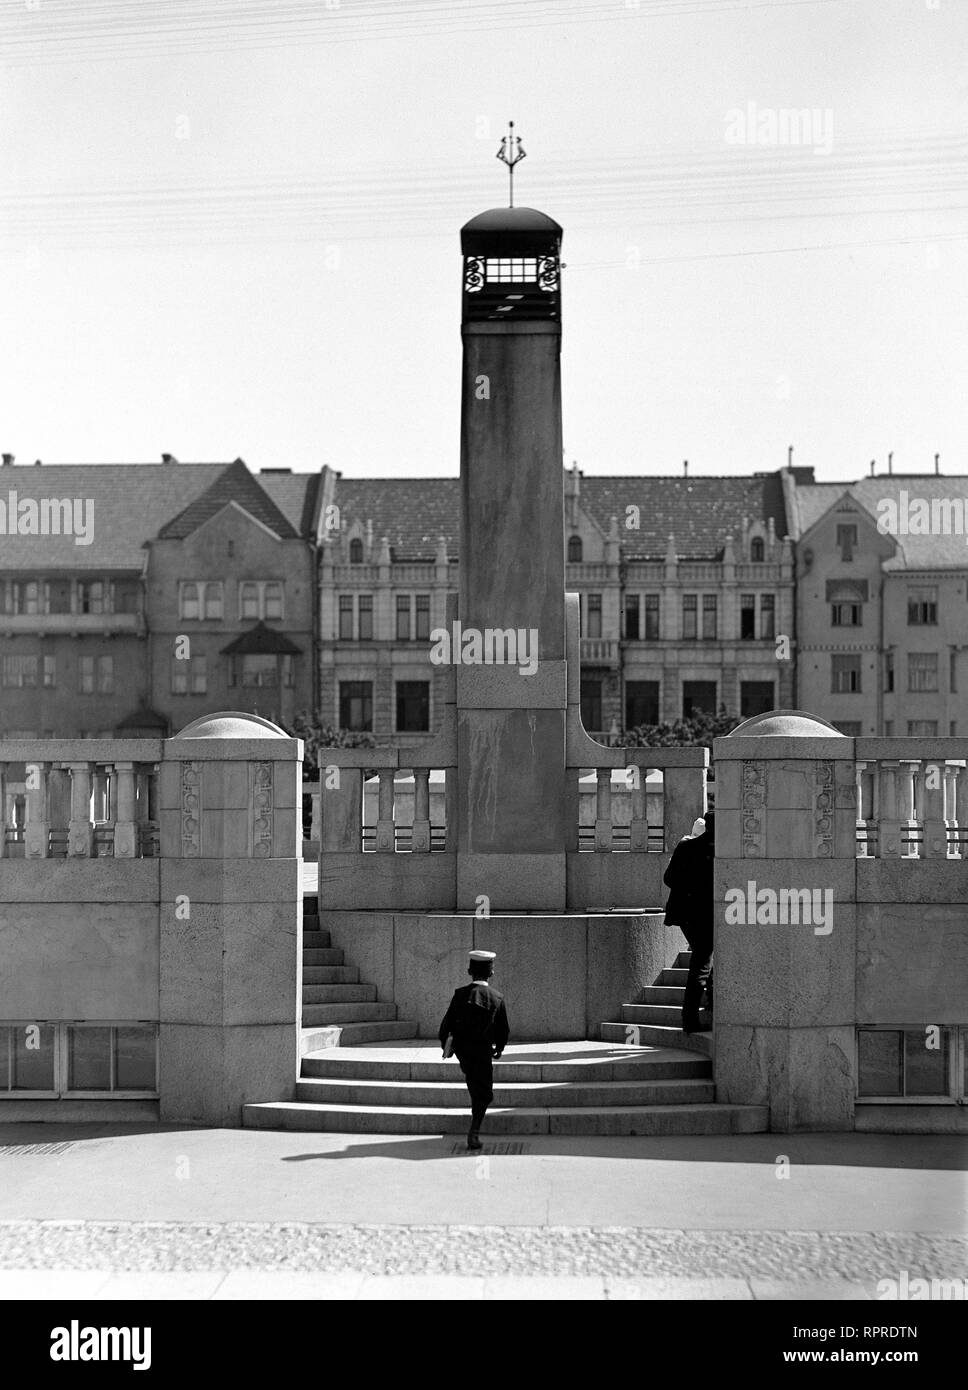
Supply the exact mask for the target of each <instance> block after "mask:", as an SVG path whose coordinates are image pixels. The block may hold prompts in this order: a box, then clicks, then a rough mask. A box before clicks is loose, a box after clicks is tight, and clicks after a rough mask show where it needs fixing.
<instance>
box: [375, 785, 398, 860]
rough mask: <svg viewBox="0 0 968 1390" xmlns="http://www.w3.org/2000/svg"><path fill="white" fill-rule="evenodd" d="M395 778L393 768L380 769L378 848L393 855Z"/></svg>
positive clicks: (394, 847) (377, 825)
mask: <svg viewBox="0 0 968 1390" xmlns="http://www.w3.org/2000/svg"><path fill="white" fill-rule="evenodd" d="M393 776H394V769H393V768H392V767H381V768H380V803H379V809H378V811H377V822H376V848H377V851H378V852H380V853H383V854H392V853H393V852H394V850H395V849H396V840H395V838H394V835H395V832H394V826H393Z"/></svg>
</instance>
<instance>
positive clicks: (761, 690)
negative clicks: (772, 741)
mask: <svg viewBox="0 0 968 1390" xmlns="http://www.w3.org/2000/svg"><path fill="white" fill-rule="evenodd" d="M775 708H776V701H775V697H774V693H773V682H772V681H741V682H740V687H739V712H740V714H741V715H742V717H743V718H744V719H751V718H752V717H753V715H754V714H766V713H767V712H768V711H769V710H771V709H775Z"/></svg>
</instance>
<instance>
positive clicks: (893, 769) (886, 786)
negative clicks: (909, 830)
mask: <svg viewBox="0 0 968 1390" xmlns="http://www.w3.org/2000/svg"><path fill="white" fill-rule="evenodd" d="M900 770H901V765H900V763H899V762H897V761H896V760H890V759H887V760H885V761H883V762H881V763H879V764H877V772H878V783H879V788H880V790H879V795H878V803H879V809H880V815H879V816H878V822H877V854H878V858H880V859H897V858H900V855H901V849H902V846H901V821H900V816H899V814H898V792H899V787H898V779H899V776H900Z"/></svg>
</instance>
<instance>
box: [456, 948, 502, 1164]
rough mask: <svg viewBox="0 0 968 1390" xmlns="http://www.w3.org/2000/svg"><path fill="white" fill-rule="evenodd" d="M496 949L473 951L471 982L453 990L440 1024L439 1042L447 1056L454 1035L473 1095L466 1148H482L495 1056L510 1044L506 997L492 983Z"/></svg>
mask: <svg viewBox="0 0 968 1390" xmlns="http://www.w3.org/2000/svg"><path fill="white" fill-rule="evenodd" d="M494 959H495V953H494V952H493V951H471V953H470V964H469V966H468V970H467V973H468V975H470V977H471V983H470V984H469V985H464V987H463V988H462V989H458V990H455V991H454V997H453V999H452V1000H451V1001H450V1007H449V1009H448V1010H447V1012H446V1014H444V1018H443V1022H442V1023H441V1025H440V1045H441V1047H443V1048H444V1056H445V1057H446V1056H447V1055H448V1054H447V1051H446V1048H447V1039H448V1037H451V1038H453V1050H454V1056H455V1057H456V1058H457V1060H458V1062H460V1069H461V1071H462V1072H463V1073H464V1080H465V1081H466V1083H467V1090H468V1092H469V1094H470V1098H471V1127H470V1130H469V1131H468V1134H467V1147H468V1148H469V1149H480V1148H482V1147H483V1145H482V1144H481V1141H480V1139H479V1138H478V1133H479V1131H480V1128H481V1125H482V1124H483V1123H484V1116H485V1115H486V1114H487V1107H488V1106H489V1105H490V1103H491V1101H492V1100H493V1099H494V1059H495V1058H497V1057H500V1055H501V1053H502V1052H503V1051H504V1049H505V1048H506V1047H507V1043H508V1034H509V1028H508V1015H507V1009H506V1008H505V1007H504V998H503V996H502V995H501V994H499V993H498V991H497V990H496V989H495V988H494V986H493V985H492V984H491V975H492V973H493V971H494Z"/></svg>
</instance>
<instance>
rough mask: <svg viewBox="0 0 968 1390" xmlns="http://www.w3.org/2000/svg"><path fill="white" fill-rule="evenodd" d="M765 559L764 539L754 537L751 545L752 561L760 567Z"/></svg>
mask: <svg viewBox="0 0 968 1390" xmlns="http://www.w3.org/2000/svg"><path fill="white" fill-rule="evenodd" d="M765 557H766V547H765V546H764V544H763V537H762V536H754V537H753V540H752V541H751V543H750V559H751V560H752V561H753V563H754V564H756V565H759V564H762V563H763V560H764V559H765Z"/></svg>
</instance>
